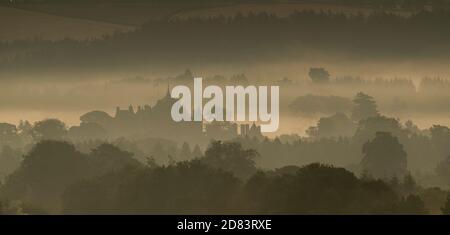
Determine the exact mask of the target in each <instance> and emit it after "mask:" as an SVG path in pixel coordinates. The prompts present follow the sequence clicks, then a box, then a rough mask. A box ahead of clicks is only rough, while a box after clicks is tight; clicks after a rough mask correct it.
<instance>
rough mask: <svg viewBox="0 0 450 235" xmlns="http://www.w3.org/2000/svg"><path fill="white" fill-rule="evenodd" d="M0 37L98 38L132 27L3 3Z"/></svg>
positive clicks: (0, 9) (1, 38)
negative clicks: (30, 9) (17, 7)
mask: <svg viewBox="0 0 450 235" xmlns="http://www.w3.org/2000/svg"><path fill="white" fill-rule="evenodd" d="M0 19H1V20H0V29H1V30H0V40H2V41H11V40H16V39H29V38H42V39H49V40H60V39H64V38H73V39H88V38H98V37H101V36H102V35H105V34H111V33H113V32H115V31H127V30H131V29H133V27H131V26H126V25H120V24H112V23H104V22H97V21H92V20H86V19H76V18H70V17H62V16H56V15H50V14H45V13H39V12H33V11H28V10H22V9H15V8H10V7H2V6H0Z"/></svg>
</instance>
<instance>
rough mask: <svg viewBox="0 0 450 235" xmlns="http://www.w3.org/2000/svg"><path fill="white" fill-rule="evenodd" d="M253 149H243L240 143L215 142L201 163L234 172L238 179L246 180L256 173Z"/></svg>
mask: <svg viewBox="0 0 450 235" xmlns="http://www.w3.org/2000/svg"><path fill="white" fill-rule="evenodd" d="M257 156H258V153H257V152H256V151H255V150H253V149H243V148H242V146H241V144H240V143H236V142H222V141H213V142H211V144H210V146H209V148H208V149H207V150H206V151H205V156H204V157H203V158H201V162H202V163H204V164H206V165H208V166H212V167H214V168H218V169H223V170H225V171H229V172H232V173H233V174H234V175H235V176H237V177H238V178H243V179H246V178H248V177H250V176H251V175H253V174H254V173H255V172H256V166H255V158H256V157H257Z"/></svg>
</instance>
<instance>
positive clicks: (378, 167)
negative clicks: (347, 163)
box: [361, 132, 407, 179]
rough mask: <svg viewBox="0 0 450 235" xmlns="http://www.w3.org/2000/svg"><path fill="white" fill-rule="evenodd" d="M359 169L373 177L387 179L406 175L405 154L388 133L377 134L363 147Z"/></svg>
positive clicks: (397, 142) (395, 139) (401, 146)
mask: <svg viewBox="0 0 450 235" xmlns="http://www.w3.org/2000/svg"><path fill="white" fill-rule="evenodd" d="M362 152H363V154H364V157H363V159H362V161H361V167H362V168H363V169H364V170H367V171H368V172H370V174H372V175H373V176H374V177H377V178H385V179H389V178H391V177H394V176H403V175H404V174H405V173H406V164H407V161H406V152H405V151H404V150H403V145H401V144H400V143H399V141H398V139H397V138H396V137H394V136H392V135H391V134H390V133H389V132H377V133H376V136H375V138H374V139H373V140H372V141H369V142H367V143H365V144H364V145H363V149H362Z"/></svg>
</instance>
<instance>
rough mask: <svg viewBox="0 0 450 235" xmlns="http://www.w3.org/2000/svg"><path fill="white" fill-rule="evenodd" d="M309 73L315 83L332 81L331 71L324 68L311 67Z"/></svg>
mask: <svg viewBox="0 0 450 235" xmlns="http://www.w3.org/2000/svg"><path fill="white" fill-rule="evenodd" d="M308 75H309V77H310V78H311V80H312V81H313V82H314V83H326V82H329V81H330V73H329V72H328V71H327V70H325V69H324V68H310V69H309V73H308Z"/></svg>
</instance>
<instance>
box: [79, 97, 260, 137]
mask: <svg viewBox="0 0 450 235" xmlns="http://www.w3.org/2000/svg"><path fill="white" fill-rule="evenodd" d="M176 101H177V99H174V98H172V97H171V96H170V93H169V89H168V90H167V93H166V95H165V96H164V97H163V98H161V99H159V100H158V101H157V102H156V104H155V105H154V106H153V107H152V106H150V105H144V106H137V109H136V110H135V109H134V107H133V106H131V105H130V106H129V107H128V108H127V109H121V108H120V107H117V108H116V112H115V114H114V116H110V115H109V114H107V113H106V112H102V111H92V112H89V113H86V114H84V115H82V116H81V117H80V120H81V125H83V123H97V124H99V125H100V126H102V127H103V128H105V129H106V130H107V132H108V135H109V136H110V137H138V138H139V137H157V138H165V139H171V140H175V141H187V142H189V141H190V140H192V141H196V142H203V141H205V142H208V141H209V140H210V139H217V140H219V139H220V140H228V139H233V138H236V137H238V136H249V137H258V138H259V137H262V134H261V127H260V126H257V125H255V124H253V125H251V126H250V125H249V124H241V125H238V124H236V123H231V122H211V123H206V122H175V121H173V120H172V117H171V114H170V111H171V108H172V105H173V104H174V103H175V102H176ZM239 127H240V128H239Z"/></svg>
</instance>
